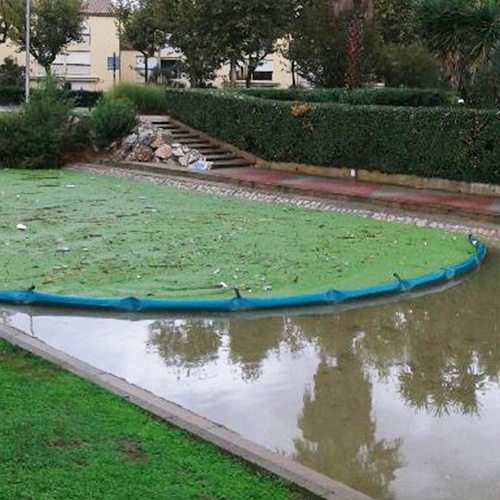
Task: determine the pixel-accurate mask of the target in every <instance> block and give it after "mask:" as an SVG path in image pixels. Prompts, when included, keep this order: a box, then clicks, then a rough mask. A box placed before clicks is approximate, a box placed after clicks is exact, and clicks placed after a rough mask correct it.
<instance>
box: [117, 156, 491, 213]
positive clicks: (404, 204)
mask: <svg viewBox="0 0 500 500" xmlns="http://www.w3.org/2000/svg"><path fill="white" fill-rule="evenodd" d="M113 167H119V168H123V169H126V170H132V171H133V170H136V171H143V172H144V171H145V172H150V173H154V174H167V175H176V176H181V177H192V178H193V177H194V178H199V179H204V180H210V181H213V182H214V181H215V182H221V183H226V184H227V183H231V184H237V185H242V186H249V187H253V188H262V189H267V190H269V189H271V190H274V191H276V190H277V191H281V192H288V193H294V194H299V195H302V196H313V197H315V198H327V199H333V200H342V201H351V202H356V203H362V204H368V205H371V206H379V207H388V208H402V209H406V210H414V211H418V212H423V213H428V214H434V213H436V214H450V215H453V216H454V217H466V218H468V219H473V220H483V221H490V222H496V223H498V222H500V198H498V197H488V196H475V195H470V194H460V193H452V192H449V191H440V190H437V189H418V188H411V187H404V186H396V185H388V184H379V183H371V182H365V181H356V180H349V179H340V178H334V177H319V176H316V175H304V174H296V173H291V172H285V171H280V170H270V169H265V168H260V167H253V166H252V167H238V168H224V169H217V170H211V171H208V172H201V173H195V172H191V171H188V170H186V169H184V168H179V167H176V166H173V165H171V164H162V163H139V162H126V163H125V162H123V163H113Z"/></svg>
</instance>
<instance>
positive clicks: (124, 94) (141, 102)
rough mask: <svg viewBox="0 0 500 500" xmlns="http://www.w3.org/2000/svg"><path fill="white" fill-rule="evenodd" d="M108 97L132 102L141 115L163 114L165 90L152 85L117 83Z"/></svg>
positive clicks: (165, 102) (165, 101)
mask: <svg viewBox="0 0 500 500" xmlns="http://www.w3.org/2000/svg"><path fill="white" fill-rule="evenodd" d="M108 97H109V98H111V99H126V100H127V101H130V102H132V103H133V104H134V105H135V107H136V109H137V110H138V112H139V113H141V114H143V115H154V114H163V113H165V109H166V105H167V97H166V94H165V89H164V88H163V87H160V86H158V85H152V84H148V85H139V84H133V83H119V84H118V85H115V86H114V87H113V88H112V89H111V91H110V92H109V93H108Z"/></svg>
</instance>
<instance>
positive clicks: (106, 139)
mask: <svg viewBox="0 0 500 500" xmlns="http://www.w3.org/2000/svg"><path fill="white" fill-rule="evenodd" d="M136 125H137V110H136V108H135V106H134V105H133V104H132V103H131V102H130V101H127V100H125V99H101V100H100V101H99V102H98V103H97V105H96V106H95V108H94V109H93V110H92V113H91V114H90V132H91V136H92V138H93V140H94V142H95V144H96V145H97V146H98V147H99V148H106V147H108V146H109V145H110V144H111V143H112V142H113V141H115V140H117V139H120V138H121V137H124V136H125V135H127V134H129V133H130V132H132V130H133V129H134V127H135V126H136Z"/></svg>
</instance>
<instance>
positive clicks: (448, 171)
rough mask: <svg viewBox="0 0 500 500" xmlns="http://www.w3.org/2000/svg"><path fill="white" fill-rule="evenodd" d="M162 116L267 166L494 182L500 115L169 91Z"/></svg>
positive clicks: (499, 167) (499, 162)
mask: <svg viewBox="0 0 500 500" xmlns="http://www.w3.org/2000/svg"><path fill="white" fill-rule="evenodd" d="M166 93H167V111H168V113H169V114H170V115H171V116H172V117H174V118H177V119H179V120H181V121H183V122H185V123H187V124H189V125H191V126H192V127H194V128H197V129H199V130H202V131H205V132H207V133H208V134H210V135H212V136H215V137H218V138H220V139H222V140H224V141H227V142H229V143H232V144H234V145H236V146H238V147H239V148H241V149H244V150H246V151H249V152H252V153H254V154H256V155H258V156H260V157H262V158H264V159H267V160H271V161H283V162H296V163H304V164H311V165H321V166H336V167H348V168H363V169H367V170H377V171H381V172H385V173H389V174H413V175H418V176H423V177H437V178H444V179H451V180H457V181H467V182H484V183H496V184H500V115H497V113H496V112H494V111H487V110H473V109H461V108H403V107H388V106H353V105H346V104H310V103H309V104H308V103H289V102H282V101H271V100H265V99H258V98H255V97H248V96H245V95H242V94H238V93H227V92H217V91H207V90H205V91H203V90H177V89H167V90H166Z"/></svg>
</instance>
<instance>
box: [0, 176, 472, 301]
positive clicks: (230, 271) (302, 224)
mask: <svg viewBox="0 0 500 500" xmlns="http://www.w3.org/2000/svg"><path fill="white" fill-rule="evenodd" d="M0 213H1V217H0V248H1V252H0V288H1V289H10V290H13V289H17V290H21V289H27V288H31V287H35V289H36V290H37V291H45V292H51V293H64V294H78V295H84V296H94V297H106V296H114V297H128V296H131V295H133V296H137V297H146V296H149V297H173V298H177V297H185V296H189V297H207V296H208V297H229V296H232V295H233V292H232V291H231V290H228V289H221V288H218V287H217V285H218V284H219V283H221V282H224V283H225V284H226V285H227V286H228V287H229V289H231V288H234V287H237V288H239V289H240V290H241V291H242V292H244V293H246V294H248V295H250V294H251V295H252V296H269V295H289V294H295V293H305V292H311V291H319V290H324V289H328V288H332V287H334V288H338V289H345V288H355V287H361V286H368V285H375V284H379V283H384V282H387V281H391V280H393V279H394V277H393V275H394V273H398V274H399V275H400V276H401V277H403V278H411V277H414V276H417V275H421V274H423V273H426V272H428V271H431V270H434V269H437V268H439V267H442V266H445V265H451V264H455V263H458V262H460V261H462V260H464V259H466V258H467V257H468V256H469V255H470V254H471V253H472V251H473V250H472V247H471V246H470V245H469V243H468V241H467V238H466V237H465V236H457V235H454V234H450V233H446V232H443V231H437V230H432V229H423V228H417V227H413V226H407V225H400V224H388V223H384V222H379V221H375V220H371V219H362V218H356V217H348V216H339V215H333V214H331V213H326V212H321V211H315V210H306V209H301V208H297V207H291V206H286V205H280V204H267V203H258V202H252V201H247V200H240V199H234V198H230V197H223V196H214V195H210V194H202V193H198V192H191V191H186V190H180V189H173V188H167V187H165V186H157V185H153V184H150V183H146V182H137V181H132V180H127V179H116V178H110V177H104V176H99V175H96V176H91V175H89V174H84V173H79V172H71V171H36V172H34V171H17V170H3V171H1V170H0ZM19 224H21V226H19Z"/></svg>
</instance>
